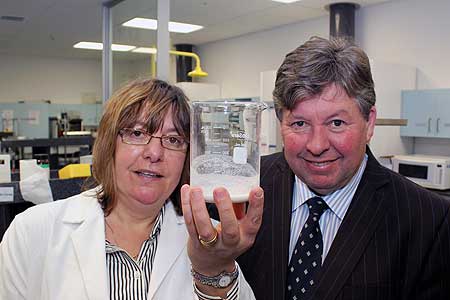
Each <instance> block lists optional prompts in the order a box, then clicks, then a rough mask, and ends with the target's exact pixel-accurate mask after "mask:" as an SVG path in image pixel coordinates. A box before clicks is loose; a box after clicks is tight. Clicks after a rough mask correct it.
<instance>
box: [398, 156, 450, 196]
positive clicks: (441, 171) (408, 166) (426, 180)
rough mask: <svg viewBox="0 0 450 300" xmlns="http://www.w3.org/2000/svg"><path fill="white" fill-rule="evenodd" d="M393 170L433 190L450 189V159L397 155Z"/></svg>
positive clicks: (447, 157)
mask: <svg viewBox="0 0 450 300" xmlns="http://www.w3.org/2000/svg"><path fill="white" fill-rule="evenodd" d="M392 170H394V171H395V172H398V173H399V174H402V175H403V176H406V177H407V178H409V179H410V180H412V181H414V182H415V183H417V184H419V185H421V186H423V187H426V188H431V189H438V190H446V189H450V157H449V156H434V155H419V154H415V155H395V156H394V157H393V158H392Z"/></svg>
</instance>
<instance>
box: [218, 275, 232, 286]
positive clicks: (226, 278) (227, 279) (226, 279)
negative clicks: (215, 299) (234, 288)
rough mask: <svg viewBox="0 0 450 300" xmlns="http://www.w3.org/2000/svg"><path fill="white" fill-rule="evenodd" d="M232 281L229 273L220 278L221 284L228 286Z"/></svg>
mask: <svg viewBox="0 0 450 300" xmlns="http://www.w3.org/2000/svg"><path fill="white" fill-rule="evenodd" d="M230 283H231V277H230V276H229V275H224V276H222V278H220V279H219V286H221V287H227V286H229V285H230Z"/></svg>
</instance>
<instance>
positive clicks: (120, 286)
mask: <svg viewBox="0 0 450 300" xmlns="http://www.w3.org/2000/svg"><path fill="white" fill-rule="evenodd" d="M164 211H165V206H163V207H162V208H161V211H160V213H159V215H158V218H157V220H156V222H155V225H154V226H153V230H152V232H151V234H150V236H149V238H148V239H147V240H145V241H144V243H143V244H142V247H141V250H140V251H139V254H138V256H137V257H136V260H135V259H133V258H132V257H131V256H130V255H129V254H128V253H127V252H126V251H125V250H123V249H121V248H120V247H118V246H117V245H114V244H111V243H110V242H109V241H108V240H105V247H106V267H107V272H108V288H109V299H110V300H147V296H148V289H149V286H150V279H151V273H152V269H153V261H154V259H155V254H156V248H157V245H158V237H159V233H160V232H161V226H162V222H163V219H164ZM194 291H195V293H196V294H197V296H198V298H199V299H201V300H214V299H221V298H219V297H214V296H209V295H206V294H203V293H201V292H200V291H199V290H198V289H197V288H196V286H195V284H194ZM238 292H239V284H238V281H237V280H236V282H235V283H234V285H233V287H232V289H231V290H230V291H229V292H228V293H227V299H230V300H235V299H237V295H238Z"/></svg>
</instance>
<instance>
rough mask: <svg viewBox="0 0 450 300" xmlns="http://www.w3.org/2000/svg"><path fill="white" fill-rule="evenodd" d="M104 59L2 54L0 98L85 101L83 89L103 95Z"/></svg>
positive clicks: (59, 101)
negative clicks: (102, 63)
mask: <svg viewBox="0 0 450 300" xmlns="http://www.w3.org/2000/svg"><path fill="white" fill-rule="evenodd" d="M101 70H102V66H101V61H97V60H83V59H61V58H46V57H29V56H11V55H4V54H2V55H0V102H17V101H19V100H26V101H37V100H42V99H45V100H51V101H52V103H53V102H54V103H81V99H82V97H83V93H90V94H91V95H92V94H93V95H96V97H98V99H101V92H102V86H101V84H102V77H101Z"/></svg>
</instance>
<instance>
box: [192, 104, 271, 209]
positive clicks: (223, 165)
mask: <svg viewBox="0 0 450 300" xmlns="http://www.w3.org/2000/svg"><path fill="white" fill-rule="evenodd" d="M266 108H267V105H266V104H264V103H262V102H244V101H225V102H224V101H200V102H193V103H192V115H191V139H190V147H191V148H190V152H191V157H190V163H191V166H190V173H191V186H199V187H201V188H202V189H203V194H204V196H205V200H206V201H208V202H213V195H212V192H213V190H214V188H216V187H225V188H226V189H227V190H228V192H229V193H230V195H231V200H232V201H233V202H244V201H247V200H248V194H249V192H250V190H251V189H252V188H253V187H255V186H259V165H260V132H261V112H262V111H263V110H264V109H266Z"/></svg>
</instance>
